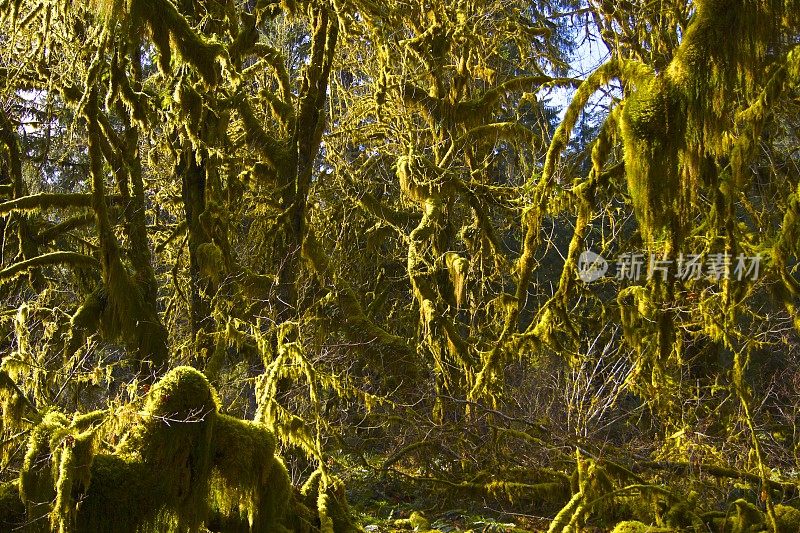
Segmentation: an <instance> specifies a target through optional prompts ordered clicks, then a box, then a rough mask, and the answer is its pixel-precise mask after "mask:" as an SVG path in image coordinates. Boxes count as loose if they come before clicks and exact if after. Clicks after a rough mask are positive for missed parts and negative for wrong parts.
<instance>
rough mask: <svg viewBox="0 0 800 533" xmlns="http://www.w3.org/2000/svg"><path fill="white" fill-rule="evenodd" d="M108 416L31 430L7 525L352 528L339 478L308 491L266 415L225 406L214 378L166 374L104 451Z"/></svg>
mask: <svg viewBox="0 0 800 533" xmlns="http://www.w3.org/2000/svg"><path fill="white" fill-rule="evenodd" d="M101 420H102V418H101V417H99V416H97V415H96V414H92V415H88V416H87V415H82V416H77V417H74V418H73V419H72V420H69V419H68V418H67V417H66V416H64V415H62V414H60V413H49V414H47V415H45V416H44V418H43V420H42V422H41V423H40V424H39V425H38V426H37V427H36V428H34V430H33V431H32V432H31V436H30V438H29V443H28V451H27V454H26V457H25V462H24V465H23V469H22V471H21V474H20V480H19V483H13V484H6V485H2V486H0V489H2V490H0V524H2V525H3V527H1V528H0V529H2V530H4V531H5V530H10V529H9V528H7V527H5V524H12V525H13V526H15V528H16V527H19V526H23V524H24V526H23V527H22V528H21V530H22V531H58V532H60V533H68V532H86V533H90V532H91V533H102V532H109V533H110V532H114V533H121V532H122V533H124V532H159V533H162V532H196V531H201V530H203V531H205V530H208V531H218V532H231V533H233V532H237V533H238V532H254V533H260V532H262V533H286V532H298V533H303V532H305V533H316V532H323V533H349V532H351V531H356V528H355V527H354V526H353V525H352V521H351V519H350V513H349V510H348V507H347V501H346V499H345V497H344V490H343V487H342V486H341V483H340V482H338V481H336V480H335V479H333V478H331V479H327V478H326V476H324V475H322V473H318V474H315V475H314V476H313V479H312V481H311V483H309V484H306V486H305V487H304V491H303V492H302V493H301V492H300V491H297V490H295V489H294V487H292V484H291V480H290V478H289V474H288V472H287V470H286V467H285V466H284V464H283V462H282V461H281V459H280V458H279V457H277V456H276V455H275V449H276V441H275V436H274V435H273V433H272V432H271V431H269V429H268V428H266V427H265V426H263V425H262V424H257V423H254V422H250V421H246V420H239V419H236V418H233V417H230V416H227V415H224V414H221V413H220V412H219V401H218V399H217V394H216V392H215V391H214V389H213V388H212V387H211V386H210V385H209V383H208V381H207V380H206V378H205V376H203V374H201V373H200V372H198V371H196V370H195V369H193V368H190V367H179V368H176V369H174V370H172V371H171V372H169V373H168V374H167V375H165V376H164V377H163V378H162V379H161V380H160V381H159V382H158V383H157V384H155V385H154V386H153V388H152V389H151V390H150V392H149V393H148V394H147V396H146V398H145V402H144V408H143V409H142V411H141V412H140V413H139V414H138V416H137V420H136V421H135V422H134V423H133V425H132V426H131V427H130V428H128V430H127V434H126V435H125V437H124V438H123V440H122V441H121V442H120V444H119V445H118V446H117V447H116V448H115V449H112V450H107V452H108V453H98V452H97V450H96V448H98V442H100V441H101V438H100V437H101V436H102V424H101V423H100V422H101Z"/></svg>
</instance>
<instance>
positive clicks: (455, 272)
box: [445, 252, 469, 307]
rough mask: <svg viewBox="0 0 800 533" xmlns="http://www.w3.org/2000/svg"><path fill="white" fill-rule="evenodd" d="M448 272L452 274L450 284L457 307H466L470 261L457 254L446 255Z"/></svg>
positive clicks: (448, 253) (449, 253)
mask: <svg viewBox="0 0 800 533" xmlns="http://www.w3.org/2000/svg"><path fill="white" fill-rule="evenodd" d="M445 263H446V264H447V271H448V273H449V274H450V282H451V283H452V284H453V296H454V298H455V301H456V306H458V307H461V306H463V305H464V300H465V299H466V294H467V274H468V273H469V261H467V260H466V259H464V258H463V257H461V256H460V255H458V254H457V253H455V252H447V253H446V254H445Z"/></svg>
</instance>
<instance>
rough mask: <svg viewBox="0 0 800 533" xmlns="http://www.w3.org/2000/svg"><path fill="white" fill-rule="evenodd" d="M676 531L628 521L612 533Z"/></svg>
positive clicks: (620, 524)
mask: <svg viewBox="0 0 800 533" xmlns="http://www.w3.org/2000/svg"><path fill="white" fill-rule="evenodd" d="M671 531H675V530H674V529H669V528H662V527H655V526H648V525H647V524H643V523H642V522H637V521H636V520H628V521H625V522H620V523H619V524H617V525H616V527H615V528H614V529H613V531H612V532H611V533H669V532H671Z"/></svg>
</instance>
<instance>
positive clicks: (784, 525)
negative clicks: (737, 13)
mask: <svg viewBox="0 0 800 533" xmlns="http://www.w3.org/2000/svg"><path fill="white" fill-rule="evenodd" d="M775 518H776V526H777V533H797V531H798V528H800V511H798V510H797V509H795V508H794V507H790V506H788V505H780V504H779V505H776V506H775Z"/></svg>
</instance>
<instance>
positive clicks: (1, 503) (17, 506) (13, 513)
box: [0, 481, 25, 531]
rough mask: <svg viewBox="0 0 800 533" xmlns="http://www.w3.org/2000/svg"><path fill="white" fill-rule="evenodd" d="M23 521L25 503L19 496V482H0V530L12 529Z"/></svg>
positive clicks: (18, 526) (16, 527) (19, 525)
mask: <svg viewBox="0 0 800 533" xmlns="http://www.w3.org/2000/svg"><path fill="white" fill-rule="evenodd" d="M24 521H25V504H23V503H22V499H20V497H19V483H18V482H16V481H8V482H6V483H0V530H2V531H13V530H16V529H18V528H20V527H21V526H22V524H23V523H24Z"/></svg>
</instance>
